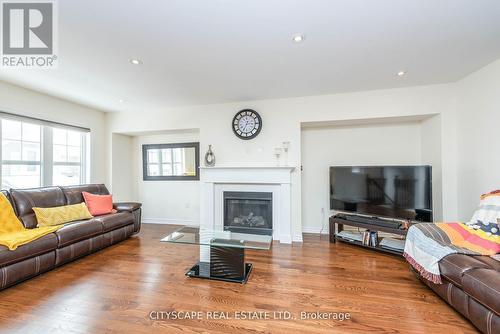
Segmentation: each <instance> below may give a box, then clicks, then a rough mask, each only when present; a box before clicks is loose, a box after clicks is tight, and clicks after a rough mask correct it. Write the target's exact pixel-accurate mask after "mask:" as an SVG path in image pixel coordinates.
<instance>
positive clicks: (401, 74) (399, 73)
mask: <svg viewBox="0 0 500 334" xmlns="http://www.w3.org/2000/svg"><path fill="white" fill-rule="evenodd" d="M405 74H406V72H405V71H399V72H398V76H400V77H402V76H404V75H405Z"/></svg>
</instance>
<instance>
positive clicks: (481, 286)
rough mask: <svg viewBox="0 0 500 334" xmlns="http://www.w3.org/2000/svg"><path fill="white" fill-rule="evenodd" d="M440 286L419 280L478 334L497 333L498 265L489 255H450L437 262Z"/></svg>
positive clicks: (499, 325)
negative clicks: (453, 309) (479, 332)
mask: <svg viewBox="0 0 500 334" xmlns="http://www.w3.org/2000/svg"><path fill="white" fill-rule="evenodd" d="M439 269H440V272H441V278H442V281H443V284H434V283H432V282H430V281H428V280H426V279H424V278H422V277H420V279H421V280H422V281H423V282H424V283H425V284H427V285H428V286H429V287H430V288H431V289H432V290H434V291H435V292H436V293H437V294H438V295H439V296H441V298H443V299H444V300H445V301H446V302H448V304H450V305H451V306H453V308H455V309H456V310H457V311H458V312H460V313H461V314H462V315H463V316H464V317H466V318H467V319H469V320H470V321H471V322H472V323H473V324H474V326H476V327H477V328H478V329H479V330H480V331H481V332H483V333H488V334H493V333H499V331H500V262H499V261H497V260H495V259H493V258H491V257H489V256H469V255H462V254H452V255H448V256H446V257H444V258H443V259H442V260H441V261H440V262H439Z"/></svg>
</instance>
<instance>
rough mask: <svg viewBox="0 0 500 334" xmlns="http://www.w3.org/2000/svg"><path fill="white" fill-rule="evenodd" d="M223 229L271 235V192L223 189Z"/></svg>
mask: <svg viewBox="0 0 500 334" xmlns="http://www.w3.org/2000/svg"><path fill="white" fill-rule="evenodd" d="M223 195H224V230H225V231H232V232H238V233H251V234H261V235H273V193H272V192H249V191H224V194H223Z"/></svg>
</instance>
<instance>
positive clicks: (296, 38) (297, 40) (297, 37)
mask: <svg viewBox="0 0 500 334" xmlns="http://www.w3.org/2000/svg"><path fill="white" fill-rule="evenodd" d="M304 39H305V36H304V35H301V34H295V35H293V37H292V41H293V42H294V43H300V42H302V41H304Z"/></svg>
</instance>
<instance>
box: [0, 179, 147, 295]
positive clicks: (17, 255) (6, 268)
mask: <svg viewBox="0 0 500 334" xmlns="http://www.w3.org/2000/svg"><path fill="white" fill-rule="evenodd" d="M83 191H87V192H89V193H92V194H99V195H108V194H109V191H108V189H106V186H104V185H103V184H91V185H80V186H69V187H46V188H36V189H11V190H10V191H9V192H7V191H3V190H2V192H3V193H4V194H5V195H6V196H7V197H8V198H9V200H10V201H11V203H12V206H13V207H14V211H15V212H16V215H17V216H18V217H19V219H20V220H21V222H22V223H23V224H24V226H25V227H26V228H34V227H36V225H37V221H36V217H35V213H34V212H33V209H32V208H33V207H55V206H61V205H68V204H76V203H81V202H83V196H82V192H83ZM114 207H115V209H116V210H117V212H116V213H112V214H106V215H102V216H96V217H94V218H92V219H87V220H81V221H75V222H72V223H68V224H67V225H65V226H64V227H62V228H60V229H59V230H57V231H56V232H54V233H51V234H48V235H46V236H43V237H41V238H39V239H37V240H34V241H32V242H30V243H28V244H26V245H22V246H19V247H18V248H17V249H16V250H14V251H11V250H8V249H7V247H4V246H1V245H0V290H2V289H5V288H7V287H9V286H11V285H14V284H17V283H19V282H22V281H24V280H26V279H28V278H31V277H34V276H36V275H39V274H41V273H43V272H46V271H49V270H51V269H53V268H55V267H57V266H60V265H63V264H65V263H67V262H70V261H73V260H75V259H77V258H79V257H82V256H85V255H88V254H91V253H93V252H96V251H98V250H100V249H102V248H104V247H107V246H111V245H113V244H116V243H118V242H120V241H123V240H125V239H127V238H128V237H130V236H131V235H133V234H135V233H138V232H139V230H140V228H141V204H140V203H115V204H114ZM0 224H1V222H0Z"/></svg>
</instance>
